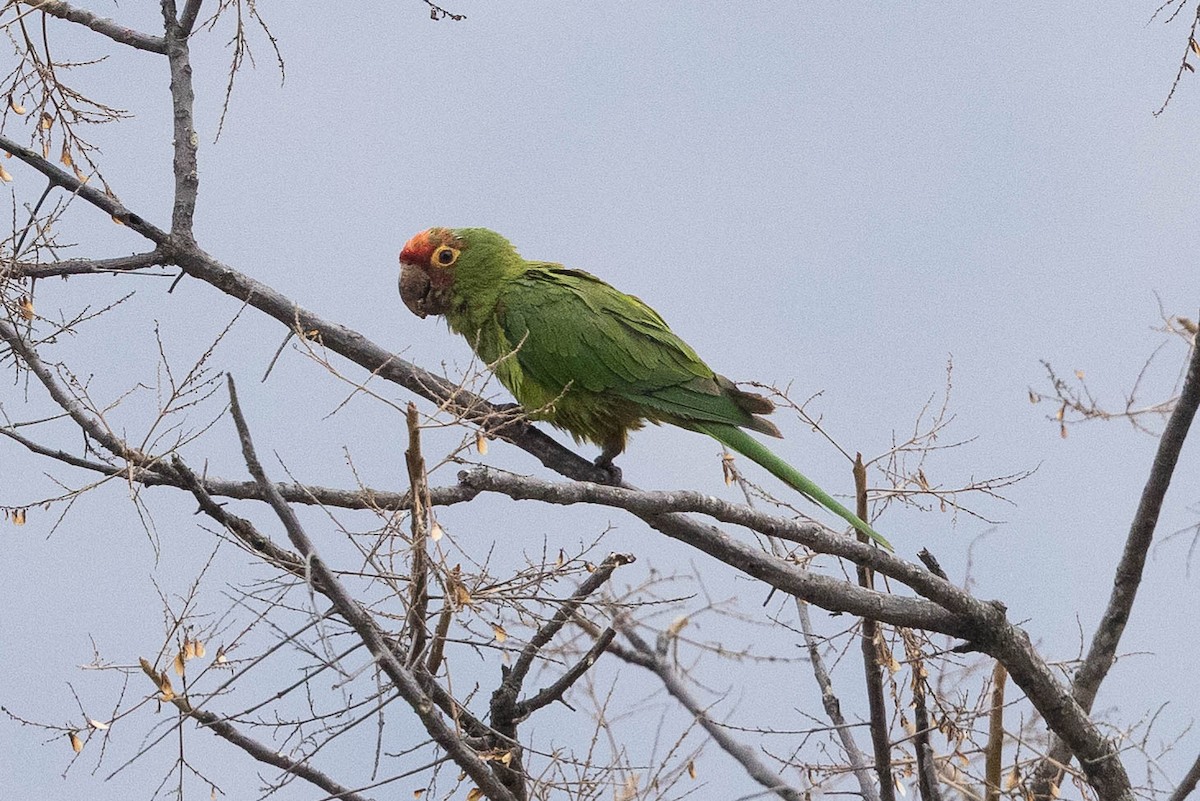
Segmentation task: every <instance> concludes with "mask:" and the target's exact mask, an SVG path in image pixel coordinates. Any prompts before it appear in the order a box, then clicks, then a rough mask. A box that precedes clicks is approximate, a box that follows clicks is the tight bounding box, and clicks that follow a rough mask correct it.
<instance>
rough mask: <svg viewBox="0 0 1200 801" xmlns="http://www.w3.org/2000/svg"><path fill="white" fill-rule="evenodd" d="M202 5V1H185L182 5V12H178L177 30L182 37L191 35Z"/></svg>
mask: <svg viewBox="0 0 1200 801" xmlns="http://www.w3.org/2000/svg"><path fill="white" fill-rule="evenodd" d="M203 4H204V0H187V2H186V3H184V5H183V11H181V12H179V30H180V32H181V33H182V34H183V35H184V36H191V35H192V28H194V27H196V18H197V17H199V16H200V6H201V5H203Z"/></svg>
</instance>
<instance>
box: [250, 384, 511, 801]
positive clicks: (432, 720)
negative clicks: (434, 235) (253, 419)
mask: <svg viewBox="0 0 1200 801" xmlns="http://www.w3.org/2000/svg"><path fill="white" fill-rule="evenodd" d="M229 402H230V411H231V412H232V413H233V422H234V425H236V426H237V431H238V438H239V439H240V440H241V444H242V456H243V458H244V459H245V461H246V467H247V468H248V469H249V470H250V474H251V475H252V476H253V477H254V480H255V481H256V482H258V485H259V489H260V490H261V491H262V493H263V495H265V496H266V497H267V502H268V503H269V504H270V505H271V508H272V509H273V510H274V511H275V514H276V516H277V517H278V518H279V521H280V522H281V523H282V524H283V527H284V530H286V531H287V535H288V539H290V540H291V542H292V545H293V546H294V547H295V548H296V550H297V551H299V552H300V555H301V556H302V557H303V558H304V560H305V562H306V564H307V565H308V566H309V569H310V571H311V573H312V576H313V579H314V583H315V584H316V585H317V586H318V587H319V589H320V592H321V593H322V594H324V595H325V597H327V598H328V599H329V600H330V601H331V602H332V603H333V605H334V607H335V608H336V609H337V610H338V614H339V615H340V616H341V617H342V618H343V619H345V620H346V622H347V623H349V624H350V626H351V627H352V628H353V629H354V630H355V631H356V632H357V633H358V636H359V637H360V638H361V639H362V641H363V643H364V644H365V645H366V646H367V649H368V650H370V652H371V655H372V656H373V657H374V658H375V661H376V663H377V664H378V665H379V667H380V669H381V670H382V671H383V672H384V673H386V674H387V676H388V678H389V679H391V680H392V683H393V685H394V686H395V687H396V691H397V692H398V693H399V694H400V696H401V697H402V698H404V700H405V701H406V702H408V705H409V706H410V707H412V710H413V711H414V712H416V713H417V717H418V718H419V719H420V721H421V724H422V725H423V726H424V727H425V731H426V732H428V733H429V736H430V737H431V738H433V741H434V742H436V743H437V744H438V745H439V746H441V747H442V749H443V750H444V751H445V752H446V753H447V754H449V755H450V757H451V758H452V759H453V760H454V761H455V762H456V763H457V764H458V766H459V767H460V768H462V769H463V771H464V772H466V774H467V775H468V776H470V777H471V779H472V781H474V782H475V784H476V785H478V787H479V789H481V790H482V791H483V792H484V793H486V794H487V796H488V797H489V798H492V799H495V801H514V799H513V795H512V793H510V792H509V790H508V788H506V787H505V786H504V785H503V784H502V783H501V782H500V780H499V779H498V778H497V777H496V775H495V774H494V773H492V771H491V769H490V768H489V767H488V764H487V763H486V762H484V761H483V760H482V759H480V758H479V755H478V754H476V753H475V752H474V751H472V750H471V749H470V748H469V747H468V746H467V745H466V743H464V742H463V741H462V739H461V738H460V737H459V735H458V734H457V733H456V732H455V731H454V729H453V728H451V727H450V726H447V725H446V722H445V721H444V720H442V717H441V715H439V714H438V711H437V707H436V706H435V705H434V703H433V701H432V700H431V699H430V698H429V696H428V695H426V694H425V692H424V690H422V688H421V684H420V682H419V681H418V680H417V678H416V676H414V675H413V673H412V672H411V671H410V670H409V669H408V668H407V667H405V666H404V665H403V664H402V663H401V661H400V659H398V658H397V656H396V654H395V653H394V652H393V651H392V648H391V647H390V646H389V644H388V642H387V639H386V637H385V636H384V634H383V632H382V631H381V630H380V629H379V626H378V625H377V624H376V623H375V620H374V619H373V618H372V617H371V616H370V614H369V613H368V612H367V611H366V610H365V609H363V608H362V606H361V605H360V604H359V603H358V601H356V600H354V598H353V596H351V595H350V593H349V592H348V591H347V590H346V588H345V587H344V586H343V585H342V583H341V582H340V581H339V580H338V578H337V576H336V575H335V574H334V572H333V571H332V570H330V569H329V568H328V567H326V565H325V562H324V561H323V560H322V559H321V557H320V556H319V555H318V554H317V551H316V548H315V547H314V546H313V544H312V540H310V539H309V537H308V534H307V533H305V531H304V528H303V526H301V525H300V520H299V518H297V517H296V513H295V511H294V510H293V509H292V507H291V506H289V505H288V503H287V501H285V500H284V499H283V496H282V495H280V494H279V493H278V492H277V491H276V490H275V485H274V484H273V483H271V481H270V480H269V479H268V478H267V474H266V472H265V471H264V470H263V467H262V463H261V462H259V459H258V455H257V454H256V453H255V450H254V443H253V441H252V440H251V438H250V429H249V427H248V426H247V424H246V419H245V417H244V416H243V415H242V409H241V406H240V405H239V404H238V398H237V389H236V387H235V386H234V383H233V378H232V376H230V377H229Z"/></svg>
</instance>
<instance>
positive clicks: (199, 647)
mask: <svg viewBox="0 0 1200 801" xmlns="http://www.w3.org/2000/svg"><path fill="white" fill-rule="evenodd" d="M192 651H194V654H193V655H194V656H195V657H197V658H198V659H203V658H204V655H205V654H206V653H208V651H207V650H206V649H205V648H204V641H203V640H192Z"/></svg>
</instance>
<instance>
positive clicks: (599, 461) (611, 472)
mask: <svg viewBox="0 0 1200 801" xmlns="http://www.w3.org/2000/svg"><path fill="white" fill-rule="evenodd" d="M592 464H594V465H595V466H596V467H597V468H599V469H601V470H603V471H604V472H606V473H608V480H607V481H606V482H604V483H606V484H613V485H616V484H620V483H621V481H622V478H621V477H622V473H621V468H619V467H617V466H616V465H615V464H613V457H611V456H608V455H606V454H603V453H602V454H600V455H599V456H597V457H596V460H595V461H594V462H592Z"/></svg>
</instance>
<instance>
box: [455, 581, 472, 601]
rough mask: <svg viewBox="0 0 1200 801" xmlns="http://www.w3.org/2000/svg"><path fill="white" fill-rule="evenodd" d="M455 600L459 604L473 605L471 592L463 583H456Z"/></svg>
mask: <svg viewBox="0 0 1200 801" xmlns="http://www.w3.org/2000/svg"><path fill="white" fill-rule="evenodd" d="M454 600H455V602H456V603H457V604H458V605H459V606H470V605H471V593H469V592H467V588H466V587H464V586H463V585H461V584H455V585H454Z"/></svg>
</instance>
